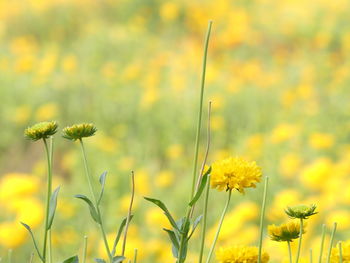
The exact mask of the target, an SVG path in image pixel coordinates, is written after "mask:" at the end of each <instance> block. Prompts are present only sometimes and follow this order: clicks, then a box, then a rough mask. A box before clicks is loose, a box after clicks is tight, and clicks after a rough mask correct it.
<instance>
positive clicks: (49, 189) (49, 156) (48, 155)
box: [43, 136, 53, 262]
mask: <svg viewBox="0 0 350 263" xmlns="http://www.w3.org/2000/svg"><path fill="white" fill-rule="evenodd" d="M43 141H44V145H45V151H46V159H47V171H48V175H47V193H46V195H47V196H46V211H45V229H44V242H43V259H44V262H46V249H47V239H48V229H47V228H48V224H49V210H50V198H51V193H52V155H53V137H52V136H51V137H50V142H51V143H50V149H49V146H48V144H47V141H46V139H43Z"/></svg>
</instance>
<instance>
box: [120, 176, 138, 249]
mask: <svg viewBox="0 0 350 263" xmlns="http://www.w3.org/2000/svg"><path fill="white" fill-rule="evenodd" d="M131 183H132V187H131V199H130V205H129V211H128V217H127V219H126V225H125V232H124V239H123V246H122V256H124V254H125V247H126V238H127V236H128V229H129V225H130V219H131V211H132V205H133V203H134V197H135V175H134V172H133V171H132V172H131Z"/></svg>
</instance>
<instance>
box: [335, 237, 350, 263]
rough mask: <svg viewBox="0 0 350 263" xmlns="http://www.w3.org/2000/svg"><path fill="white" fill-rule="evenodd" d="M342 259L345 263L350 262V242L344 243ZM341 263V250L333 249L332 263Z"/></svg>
mask: <svg viewBox="0 0 350 263" xmlns="http://www.w3.org/2000/svg"><path fill="white" fill-rule="evenodd" d="M342 259H343V263H349V262H350V240H348V241H345V242H342ZM338 262H340V261H339V248H338V246H337V247H334V248H332V254H331V263H338Z"/></svg>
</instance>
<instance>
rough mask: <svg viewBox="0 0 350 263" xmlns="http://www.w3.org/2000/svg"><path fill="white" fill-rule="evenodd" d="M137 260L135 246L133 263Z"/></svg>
mask: <svg viewBox="0 0 350 263" xmlns="http://www.w3.org/2000/svg"><path fill="white" fill-rule="evenodd" d="M136 262H137V248H135V253H134V263H136Z"/></svg>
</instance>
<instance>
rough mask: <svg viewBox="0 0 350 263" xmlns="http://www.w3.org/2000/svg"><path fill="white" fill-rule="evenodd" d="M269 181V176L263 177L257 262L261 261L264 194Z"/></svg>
mask: <svg viewBox="0 0 350 263" xmlns="http://www.w3.org/2000/svg"><path fill="white" fill-rule="evenodd" d="M268 183H269V177H267V176H266V177H265V184H264V194H263V201H262V205H261V215H260V236H259V255H258V263H261V252H262V239H263V233H264V217H265V206H266V195H267V187H268Z"/></svg>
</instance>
